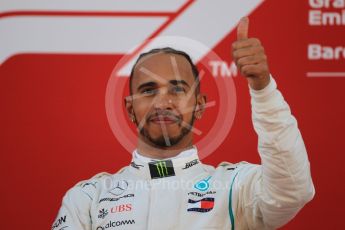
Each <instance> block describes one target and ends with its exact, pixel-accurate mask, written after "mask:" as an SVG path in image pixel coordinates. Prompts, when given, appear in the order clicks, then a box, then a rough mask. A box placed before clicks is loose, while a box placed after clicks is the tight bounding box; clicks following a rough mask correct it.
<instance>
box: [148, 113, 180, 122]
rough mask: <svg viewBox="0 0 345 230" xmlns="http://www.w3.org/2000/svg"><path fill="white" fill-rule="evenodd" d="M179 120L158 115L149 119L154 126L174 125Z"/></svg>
mask: <svg viewBox="0 0 345 230" xmlns="http://www.w3.org/2000/svg"><path fill="white" fill-rule="evenodd" d="M178 120H179V119H178V118H177V117H174V116H167V115H158V116H153V117H152V118H151V119H150V122H152V123H154V124H173V123H176V122H177V121H178Z"/></svg>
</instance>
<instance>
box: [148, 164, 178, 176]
mask: <svg viewBox="0 0 345 230" xmlns="http://www.w3.org/2000/svg"><path fill="white" fill-rule="evenodd" d="M149 168H150V174H151V178H152V179H156V178H163V177H169V176H175V170H174V166H173V163H172V161H171V160H163V161H154V162H149Z"/></svg>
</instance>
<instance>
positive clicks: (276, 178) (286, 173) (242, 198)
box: [234, 76, 315, 229]
mask: <svg viewBox="0 0 345 230" xmlns="http://www.w3.org/2000/svg"><path fill="white" fill-rule="evenodd" d="M250 95H251V104H252V119H253V124H254V129H255V131H256V133H257V135H258V151H259V154H260V157H261V166H255V165H251V164H244V165H245V166H244V167H239V171H238V174H237V178H235V179H234V182H235V183H234V186H235V187H234V189H235V190H236V192H235V193H236V194H235V196H236V197H237V202H236V203H237V205H236V209H237V214H236V216H237V215H238V214H239V215H240V216H241V217H240V218H239V222H242V224H244V225H246V226H247V228H249V229H276V228H279V227H281V226H282V225H284V224H286V223H287V222H288V221H289V220H291V219H292V218H293V217H294V216H295V215H296V214H297V213H298V211H299V210H300V209H301V208H302V207H303V206H304V205H305V204H306V203H307V202H308V201H310V200H311V199H312V198H313V196H314V194H315V189H314V186H313V182H312V179H311V175H310V165H309V160H308V156H307V152H306V149H305V146H304V142H303V139H302V136H301V133H300V131H299V129H298V127H297V121H296V119H295V117H294V116H293V115H292V114H291V111H290V108H289V105H288V104H287V103H286V101H285V100H284V98H283V96H282V94H281V93H280V91H279V90H277V85H276V82H275V80H274V79H273V78H272V76H271V77H270V83H269V85H268V86H266V87H265V88H264V89H262V90H253V89H251V88H250ZM241 168H242V169H241ZM238 224H240V225H241V223H238ZM242 226H243V225H242Z"/></svg>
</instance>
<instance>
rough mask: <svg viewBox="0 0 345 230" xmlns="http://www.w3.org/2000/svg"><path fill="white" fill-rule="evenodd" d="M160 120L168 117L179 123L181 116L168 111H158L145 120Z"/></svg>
mask: <svg viewBox="0 0 345 230" xmlns="http://www.w3.org/2000/svg"><path fill="white" fill-rule="evenodd" d="M157 117H158V118H161V117H169V118H170V119H173V120H176V121H179V120H181V119H182V118H181V116H179V115H177V114H175V113H173V112H171V111H169V110H158V111H156V112H155V113H153V114H151V115H149V116H148V118H147V119H146V120H147V121H151V120H152V119H154V118H157Z"/></svg>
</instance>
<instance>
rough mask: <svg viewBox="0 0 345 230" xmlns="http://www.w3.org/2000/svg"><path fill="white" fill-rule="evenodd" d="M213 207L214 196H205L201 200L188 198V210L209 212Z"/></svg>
mask: <svg viewBox="0 0 345 230" xmlns="http://www.w3.org/2000/svg"><path fill="white" fill-rule="evenodd" d="M213 207H214V198H211V197H207V198H203V199H201V200H192V199H189V200H188V209H187V211H188V212H209V211H211V210H212V209H213Z"/></svg>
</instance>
